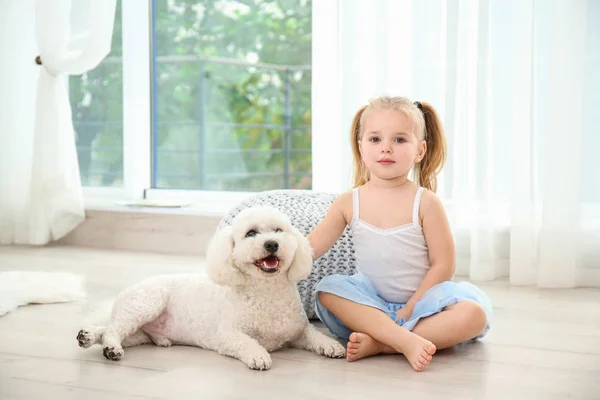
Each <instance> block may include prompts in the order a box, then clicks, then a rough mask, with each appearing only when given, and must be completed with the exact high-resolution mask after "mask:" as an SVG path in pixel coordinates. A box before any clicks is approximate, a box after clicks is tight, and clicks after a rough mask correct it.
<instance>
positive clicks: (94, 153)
mask: <svg viewBox="0 0 600 400" xmlns="http://www.w3.org/2000/svg"><path fill="white" fill-rule="evenodd" d="M121 38H122V35H121V1H120V0H119V1H118V2H117V10H116V15H115V24H114V31H113V37H112V48H111V53H110V54H109V55H108V56H107V57H106V58H105V59H104V60H103V61H102V62H101V63H100V65H98V66H97V67H96V68H95V69H93V70H91V71H89V72H87V73H85V74H83V75H80V76H71V77H70V78H69V95H70V100H71V108H72V112H73V125H74V127H75V132H76V135H77V156H78V158H79V168H80V170H81V181H82V184H83V185H84V186H123V73H122V59H121V55H122V52H121Z"/></svg>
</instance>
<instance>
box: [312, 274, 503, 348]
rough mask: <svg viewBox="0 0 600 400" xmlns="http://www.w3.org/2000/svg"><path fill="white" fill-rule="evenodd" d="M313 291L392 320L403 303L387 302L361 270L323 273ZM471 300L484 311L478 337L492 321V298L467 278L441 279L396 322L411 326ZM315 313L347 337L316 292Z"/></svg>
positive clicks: (409, 328)
mask: <svg viewBox="0 0 600 400" xmlns="http://www.w3.org/2000/svg"><path fill="white" fill-rule="evenodd" d="M316 291H317V293H318V292H326V293H331V294H334V295H336V296H338V297H342V298H345V299H348V300H350V301H353V302H355V303H359V304H363V305H366V306H370V307H374V308H377V309H379V310H381V311H383V312H384V313H385V314H386V315H388V316H389V317H390V318H391V319H393V320H394V321H396V320H397V319H398V315H397V314H396V312H397V311H398V310H399V309H401V308H402V307H404V305H405V303H389V302H387V301H385V300H384V299H383V298H381V297H380V296H379V295H378V294H377V292H376V291H375V288H374V287H373V285H372V284H371V282H369V280H368V279H367V277H365V276H364V275H361V274H356V275H352V276H348V275H330V276H326V277H325V278H323V280H321V282H319V283H318V284H317V287H316ZM468 300H470V301H474V302H476V303H478V304H479V305H480V306H481V307H482V308H483V309H484V310H485V314H486V315H487V323H486V324H485V328H484V330H483V331H482V332H481V333H480V334H479V335H478V336H477V338H482V337H484V336H485V335H486V333H487V332H488V331H489V329H490V323H491V321H492V317H493V312H492V302H491V301H490V299H489V297H488V296H487V295H486V294H485V293H483V292H482V291H481V290H480V289H479V288H478V287H477V286H475V285H473V284H471V283H469V282H450V281H446V282H442V283H440V284H437V285H435V286H434V287H432V288H431V289H429V290H428V291H427V292H425V294H424V295H423V296H422V297H421V299H420V300H419V301H418V302H417V303H416V304H415V307H414V309H413V313H412V315H411V316H410V319H409V320H408V321H405V320H404V319H400V321H398V325H400V326H403V327H405V328H407V329H408V330H413V329H414V327H415V326H416V325H417V322H419V320H420V319H421V318H425V317H429V316H431V315H433V314H436V313H439V312H440V311H442V310H443V309H444V308H445V307H447V306H449V305H452V304H456V303H459V302H461V301H468ZM315 313H316V314H317V317H319V319H320V320H321V321H322V322H323V323H324V324H325V326H327V328H329V331H330V332H331V333H333V334H334V335H336V336H338V337H340V338H343V339H348V338H349V337H350V334H351V333H352V331H351V330H350V329H348V327H346V326H345V325H344V324H343V323H342V321H340V320H339V319H338V318H337V317H336V316H335V315H334V314H333V313H331V312H330V311H329V310H327V309H326V308H325V307H323V305H322V304H321V303H320V302H319V296H318V295H317V300H316V304H315Z"/></svg>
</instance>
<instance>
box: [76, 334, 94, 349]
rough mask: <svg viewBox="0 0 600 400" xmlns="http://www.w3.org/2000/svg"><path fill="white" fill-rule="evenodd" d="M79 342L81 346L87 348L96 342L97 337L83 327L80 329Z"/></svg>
mask: <svg viewBox="0 0 600 400" xmlns="http://www.w3.org/2000/svg"><path fill="white" fill-rule="evenodd" d="M77 343H78V344H79V347H83V348H84V349H87V348H88V347H91V346H92V345H93V344H94V343H96V338H95V337H94V335H93V334H91V333H90V332H88V331H84V330H83V329H82V330H80V331H79V333H77Z"/></svg>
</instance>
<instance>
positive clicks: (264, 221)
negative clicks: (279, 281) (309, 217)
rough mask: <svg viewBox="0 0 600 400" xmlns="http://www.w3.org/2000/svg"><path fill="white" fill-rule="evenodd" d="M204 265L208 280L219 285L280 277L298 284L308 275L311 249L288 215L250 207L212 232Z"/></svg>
mask: <svg viewBox="0 0 600 400" xmlns="http://www.w3.org/2000/svg"><path fill="white" fill-rule="evenodd" d="M206 263H207V273H208V275H209V277H210V278H211V279H212V280H213V281H214V282H216V283H219V284H222V285H243V284H244V283H246V281H247V279H270V278H274V277H276V276H280V275H282V274H286V276H287V278H288V279H289V280H290V281H299V280H301V279H304V278H306V277H307V276H308V275H309V274H310V271H311V268H312V249H311V248H310V244H309V242H308V239H306V237H305V236H304V235H302V233H300V231H298V229H296V228H295V227H294V226H292V224H291V222H290V220H289V218H288V217H287V215H285V214H284V213H282V212H281V211H279V210H277V209H275V208H271V207H250V208H247V209H245V210H243V211H241V212H240V213H239V214H238V215H237V216H236V217H235V219H234V220H233V223H232V224H231V226H229V227H224V228H221V229H219V231H217V232H216V233H215V235H214V237H213V238H212V240H211V242H210V244H209V245H208V249H207V254H206Z"/></svg>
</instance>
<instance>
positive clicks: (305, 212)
mask: <svg viewBox="0 0 600 400" xmlns="http://www.w3.org/2000/svg"><path fill="white" fill-rule="evenodd" d="M336 197H337V195H336V194H332V193H323V192H316V191H312V190H292V189H285V190H272V191H266V192H260V193H258V194H256V195H253V196H251V197H249V198H248V199H246V200H244V201H243V202H241V203H240V204H239V205H237V206H236V207H234V208H233V209H232V210H230V211H229V213H228V214H227V215H226V216H224V217H223V218H222V219H221V221H220V223H219V226H218V228H217V229H219V228H221V227H223V226H225V225H231V222H232V220H233V218H234V217H235V216H236V215H237V214H238V213H239V212H240V211H241V210H243V209H245V208H248V207H251V206H255V205H265V206H272V207H275V208H277V209H279V210H280V211H282V212H283V213H285V214H287V215H288V216H289V217H290V220H291V221H292V225H294V226H295V227H296V228H298V229H299V230H300V232H302V233H303V234H304V235H307V234H308V233H310V232H311V231H312V230H313V229H314V228H315V227H316V226H317V224H318V223H319V222H320V221H321V220H322V219H323V218H324V217H325V214H326V213H327V210H328V209H329V206H330V205H331V203H333V201H334V200H335V199H336ZM355 273H356V259H355V258H354V243H353V241H352V233H351V232H350V231H349V230H348V229H345V230H344V232H343V233H342V236H340V238H339V239H338V240H337V242H336V243H335V244H334V245H333V246H332V247H331V249H329V251H328V252H327V253H325V254H324V255H323V256H322V257H320V258H319V259H318V260H316V261H315V263H314V265H313V269H312V272H311V274H310V275H309V276H308V278H306V279H304V280H302V281H300V282H298V291H299V292H300V297H301V299H302V304H303V305H304V310H305V311H306V314H307V315H308V318H310V319H315V318H316V315H315V310H314V305H315V286H316V285H317V283H318V282H319V281H320V280H321V279H323V278H324V277H325V276H328V275H332V274H344V275H353V274H355Z"/></svg>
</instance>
